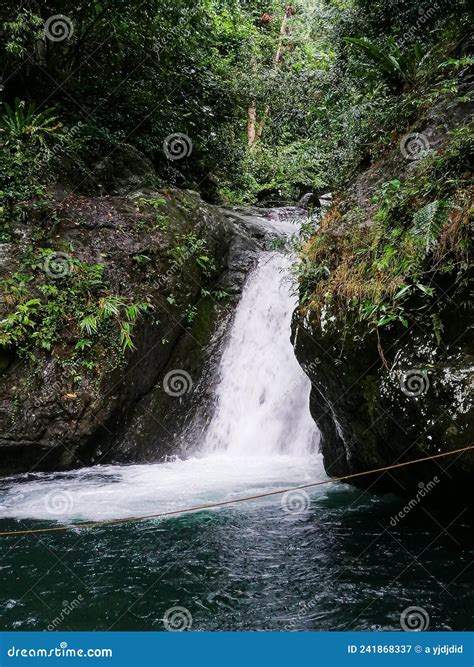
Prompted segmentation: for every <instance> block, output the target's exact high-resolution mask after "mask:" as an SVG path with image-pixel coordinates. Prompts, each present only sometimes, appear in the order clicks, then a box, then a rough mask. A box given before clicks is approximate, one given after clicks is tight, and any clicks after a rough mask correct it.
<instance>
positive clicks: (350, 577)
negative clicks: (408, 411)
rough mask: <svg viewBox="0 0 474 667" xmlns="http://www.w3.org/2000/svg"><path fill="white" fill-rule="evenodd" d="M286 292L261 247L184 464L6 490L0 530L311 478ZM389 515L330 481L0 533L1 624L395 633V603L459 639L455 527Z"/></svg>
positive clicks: (460, 590)
mask: <svg viewBox="0 0 474 667" xmlns="http://www.w3.org/2000/svg"><path fill="white" fill-rule="evenodd" d="M292 289H293V288H292V285H291V282H290V280H289V260H288V258H286V257H285V256H284V255H281V254H278V253H276V252H265V253H262V254H261V256H260V259H259V262H258V265H257V267H256V268H255V270H254V271H253V272H252V274H251V275H250V276H249V278H248V279H247V283H246V285H245V288H244V291H243V294H242V298H241V301H240V303H239V305H238V307H237V311H236V314H235V318H234V321H233V325H232V329H231V332H230V335H229V337H228V339H227V341H226V344H225V348H224V350H223V352H222V358H221V361H220V365H219V369H218V377H217V379H216V390H215V406H214V407H215V409H214V415H213V418H212V420H211V422H210V424H209V426H208V429H207V431H206V432H205V433H204V434H202V435H201V436H200V439H199V438H198V437H197V439H196V442H194V443H192V447H190V452H192V453H191V455H190V456H189V458H187V459H185V460H183V459H179V458H172V459H169V460H166V461H163V462H160V463H154V464H140V465H97V466H94V467H92V468H86V469H81V470H75V471H70V472H63V473H27V474H24V475H19V476H16V477H11V478H7V479H4V480H2V481H1V482H0V530H1V531H6V530H23V529H29V528H43V527H48V526H51V525H57V524H58V523H59V524H68V523H75V522H81V521H103V520H109V519H117V518H124V517H129V516H139V515H149V514H153V513H159V512H166V511H172V510H179V509H184V508H187V507H190V506H195V505H202V504H208V503H212V502H220V501H228V500H231V499H237V498H239V497H242V496H248V495H255V494H259V493H265V492H268V491H275V490H279V489H284V488H288V487H292V486H298V485H302V484H308V483H310V482H314V481H318V480H322V479H324V478H325V477H326V475H325V472H324V469H323V465H322V460H321V456H320V454H319V453H318V451H317V445H318V433H317V431H316V428H315V425H314V421H313V420H312V419H311V416H310V414H309V407H308V403H309V392H310V383H309V381H308V379H307V378H306V376H305V374H304V373H303V371H302V370H301V368H300V367H299V365H298V363H297V362H296V360H295V358H294V354H293V349H292V346H291V343H290V340H289V330H290V321H291V315H292V311H293V309H294V306H295V297H294V295H293V294H292ZM401 506H403V502H402V501H400V500H399V499H396V498H395V497H391V496H386V497H376V496H374V495H371V494H370V493H369V492H366V491H364V492H363V491H360V490H356V489H353V488H351V487H349V486H347V485H342V484H340V485H330V486H324V487H320V488H318V489H315V490H313V491H310V492H308V493H306V492H304V493H300V494H299V495H297V496H295V497H293V498H292V497H291V494H290V496H289V495H288V494H282V495H281V496H272V497H267V498H261V499H257V500H252V501H249V502H247V503H242V504H237V505H235V506H227V507H225V508H219V509H215V510H208V511H205V512H197V513H193V514H189V515H181V516H177V517H176V518H173V519H167V520H147V521H143V522H136V523H127V524H124V525H120V524H119V525H116V526H108V527H107V526H102V527H96V528H93V529H82V530H78V529H76V528H71V529H70V530H69V531H66V532H64V533H57V534H55V533H46V534H34V535H29V536H22V537H18V538H0V539H1V540H2V541H1V542H0V556H1V560H0V571H1V576H2V589H1V597H2V599H1V601H0V605H1V608H2V616H1V619H2V620H1V626H2V628H14V629H21V630H42V629H47V628H48V627H49V626H51V624H53V625H55V626H56V622H55V619H57V618H61V621H60V625H59V628H58V629H63V630H68V629H71V630H86V629H91V628H93V629H96V630H107V629H111V630H134V629H136V630H138V629H150V630H162V629H163V618H164V616H165V614H166V612H167V610H169V609H170V608H172V607H175V606H177V607H182V608H184V609H186V610H187V613H189V615H190V616H191V617H192V628H193V629H195V630H329V629H331V630H343V629H346V630H353V629H394V630H396V629H399V619H400V614H401V612H402V611H403V610H404V609H405V608H406V607H409V606H422V607H423V608H426V609H427V610H428V612H429V614H430V617H431V619H432V621H431V622H432V625H433V629H439V630H443V629H444V630H447V629H452V630H463V629H467V627H468V625H469V621H470V613H469V603H470V601H472V592H471V590H470V586H469V578H468V575H467V565H468V562H469V556H470V549H465V550H464V551H461V550H460V549H459V545H460V544H461V543H464V544H466V542H467V543H469V544H471V542H470V540H471V539H472V536H471V535H470V533H469V530H468V528H463V527H462V526H461V527H456V530H455V531H454V532H455V534H454V535H453V534H451V532H450V531H448V532H446V533H443V532H442V531H441V534H440V529H439V526H437V525H436V523H435V521H434V520H431V519H430V518H429V517H426V516H421V515H420V514H419V513H417V512H413V513H412V514H411V515H410V516H409V517H406V518H405V519H404V522H403V523H397V524H396V525H395V526H392V524H391V519H392V517H393V516H395V515H396V513H397V512H398V510H399V509H400V507H401ZM402 534H403V543H402V542H401V541H400V536H401V535H402ZM423 552H424V559H423V564H422V563H421V562H419V561H418V560H417V558H416V556H417V555H418V554H420V553H423ZM427 555H428V558H426V556H427ZM471 555H472V552H471ZM464 561H465V563H466V570H463V567H462V565H463V563H464ZM45 566H46V569H45ZM460 571H461V574H460V575H459V572H460ZM453 598H454V599H455V600H456V603H455V604H454V603H453ZM73 602H74V604H73ZM71 605H72V607H73V608H72V609H70V607H71ZM65 610H67V612H66V611H65ZM441 619H442V620H441Z"/></svg>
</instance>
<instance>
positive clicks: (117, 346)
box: [0, 167, 278, 474]
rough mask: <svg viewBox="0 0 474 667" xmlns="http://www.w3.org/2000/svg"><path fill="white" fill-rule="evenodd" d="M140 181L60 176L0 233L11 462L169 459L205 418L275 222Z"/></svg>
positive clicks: (3, 462) (3, 422)
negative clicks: (93, 186) (103, 184)
mask: <svg viewBox="0 0 474 667" xmlns="http://www.w3.org/2000/svg"><path fill="white" fill-rule="evenodd" d="M104 169H105V167H104ZM130 185H131V184H130V183H127V184H126V186H124V184H123V181H122V182H121V184H120V186H121V187H120V189H119V190H117V189H115V191H114V189H112V193H111V194H108V195H103V196H92V197H91V196H83V195H78V194H76V193H74V192H73V191H71V190H68V189H65V188H60V187H59V186H58V187H56V188H55V189H54V190H52V191H51V193H50V197H49V200H48V204H47V206H45V205H44V202H43V203H42V206H41V207H39V206H36V205H35V203H34V202H30V203H29V204H28V207H27V209H26V211H25V215H24V216H22V218H21V219H20V220H18V221H17V222H16V223H15V224H12V225H11V227H10V229H9V230H8V233H7V238H6V239H5V242H4V243H2V244H1V246H0V248H1V251H2V252H1V260H2V264H1V272H2V275H1V278H2V283H1V284H2V301H1V304H0V307H1V311H2V327H1V341H0V342H1V350H2V352H1V366H2V374H1V379H0V433H1V435H0V473H1V474H8V473H14V472H23V471H30V470H56V469H67V468H70V467H77V466H81V465H87V464H90V463H93V462H96V463H98V462H107V461H111V460H122V461H136V460H159V459H160V458H162V457H163V456H165V455H167V454H175V453H176V452H177V450H178V447H179V446H180V443H181V442H183V437H181V438H178V437H177V435H176V433H177V431H178V430H179V431H180V432H185V430H186V428H187V427H189V424H190V422H191V420H195V421H196V420H197V421H199V419H201V420H204V421H205V420H206V419H207V418H208V415H207V410H208V407H207V406H208V403H207V401H206V398H208V396H209V392H210V378H211V376H212V369H213V367H214V366H215V363H216V360H217V359H218V354H219V346H220V342H221V340H222V339H223V337H224V336H225V331H226V326H227V323H228V321H229V318H230V317H231V316H232V312H233V306H234V304H235V302H236V300H237V299H238V294H239V292H240V289H241V287H242V284H243V281H244V278H245V276H246V274H247V272H248V271H249V269H250V268H252V266H253V263H254V261H255V253H256V251H257V250H258V249H259V248H261V247H263V245H264V244H265V243H267V242H268V240H269V239H271V238H272V235H277V234H278V232H277V231H275V230H274V231H273V232H272V231H269V230H268V229H266V224H265V223H264V221H263V219H261V218H255V217H251V216H250V217H248V216H245V215H241V214H240V213H239V211H233V210H226V211H225V210H220V209H219V208H217V207H213V206H209V205H207V204H205V203H204V202H203V201H202V200H201V199H200V197H199V195H197V194H196V193H194V192H190V191H178V190H171V189H165V190H160V191H159V192H158V191H156V190H154V189H150V188H142V189H140V190H136V191H129V192H128V194H125V190H126V187H130ZM133 185H134V186H135V187H136V186H137V183H133Z"/></svg>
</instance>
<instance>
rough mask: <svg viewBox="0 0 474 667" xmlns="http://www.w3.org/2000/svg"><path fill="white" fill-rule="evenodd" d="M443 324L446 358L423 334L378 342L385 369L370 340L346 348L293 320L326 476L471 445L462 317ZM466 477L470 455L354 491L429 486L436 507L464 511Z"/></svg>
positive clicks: (472, 373) (471, 365)
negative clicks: (446, 502)
mask: <svg viewBox="0 0 474 667" xmlns="http://www.w3.org/2000/svg"><path fill="white" fill-rule="evenodd" d="M443 321H444V322H445V324H446V328H445V341H446V343H447V344H446V345H445V347H444V349H443V351H440V350H439V346H438V345H437V344H436V341H435V340H434V339H433V338H432V337H431V336H430V335H429V334H427V333H425V332H424V331H423V330H422V329H420V330H417V331H416V332H409V333H407V332H406V331H398V332H397V334H393V333H392V334H391V335H385V336H384V337H383V338H382V340H381V347H382V348H383V350H384V355H385V356H386V358H387V359H388V360H389V364H390V366H389V368H386V367H385V366H384V364H383V363H382V360H381V358H380V354H379V351H378V348H379V345H378V341H377V338H376V337H375V335H374V336H368V337H365V338H363V339H360V338H359V339H358V340H348V339H346V340H345V341H343V340H342V339H341V332H338V331H337V330H336V329H334V328H333V329H330V328H328V329H326V330H321V328H318V327H311V326H310V325H309V324H308V323H307V322H304V321H302V320H300V319H299V317H298V316H295V318H294V327H293V342H294V345H295V351H296V355H297V358H298V360H299V361H300V363H301V365H302V367H303V369H304V370H305V371H306V372H307V374H308V376H309V377H310V379H311V382H312V393H311V404H310V407H311V413H312V415H313V418H314V420H315V421H316V423H317V425H318V427H319V429H320V431H321V447H322V453H323V456H324V464H325V467H326V470H327V472H328V474H329V475H331V476H335V477H339V476H343V475H348V474H352V473H360V472H364V471H366V470H371V469H376V468H380V467H383V466H389V465H392V464H394V463H399V462H403V461H409V460H413V459H417V458H424V457H426V456H430V455H435V454H439V453H442V452H449V451H452V450H455V449H459V448H462V447H466V446H468V445H470V444H472V443H473V441H474V429H473V421H472V382H473V377H474V354H473V349H472V340H471V339H470V338H469V333H468V332H467V331H466V326H465V325H466V323H465V320H464V318H463V315H462V314H461V313H459V312H456V311H451V312H449V311H446V313H445V318H443ZM448 340H449V342H448ZM473 475H474V456H473V455H472V454H470V453H468V454H464V455H462V456H456V455H454V456H451V457H448V458H446V459H439V460H437V461H433V462H432V463H430V464H422V465H416V466H410V467H406V468H400V469H398V470H393V471H391V472H390V473H385V474H376V475H369V476H367V477H360V478H358V479H356V480H354V483H355V484H357V485H359V486H362V487H364V488H371V489H373V490H381V491H392V492H394V493H397V494H401V495H407V496H415V495H416V494H417V493H418V492H419V491H420V489H422V488H423V485H426V484H428V483H429V482H430V481H432V480H433V479H434V480H435V482H436V485H435V486H434V487H433V488H432V490H431V491H430V495H431V499H432V500H433V501H435V500H438V501H439V500H442V499H443V498H446V493H449V494H450V496H449V497H450V498H452V499H453V502H454V500H455V499H456V500H457V501H459V505H460V506H465V505H463V504H465V503H466V502H470V501H472V493H471V487H472V479H473ZM430 489H431V485H430Z"/></svg>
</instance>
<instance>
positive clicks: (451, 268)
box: [293, 102, 474, 505]
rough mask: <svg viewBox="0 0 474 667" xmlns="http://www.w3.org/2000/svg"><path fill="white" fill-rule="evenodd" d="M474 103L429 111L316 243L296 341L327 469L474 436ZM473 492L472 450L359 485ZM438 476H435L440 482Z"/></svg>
mask: <svg viewBox="0 0 474 667" xmlns="http://www.w3.org/2000/svg"><path fill="white" fill-rule="evenodd" d="M470 106H471V105H469V104H467V105H466V104H461V105H459V104H458V105H453V104H452V102H451V104H450V105H448V106H446V104H445V105H444V107H442V108H440V107H438V108H434V109H430V110H428V111H427V112H426V113H425V115H424V116H423V117H422V118H420V119H419V121H418V123H417V124H416V125H415V126H413V127H412V128H411V129H410V131H409V133H407V134H405V135H402V134H398V135H395V136H394V137H392V145H391V150H390V151H387V153H386V154H385V156H384V157H383V158H382V159H380V160H379V161H378V162H376V163H374V164H373V165H372V166H371V167H370V168H369V169H366V170H365V171H363V172H361V173H360V175H359V176H358V177H357V178H356V179H355V180H354V182H353V183H352V184H351V186H350V187H349V188H348V189H347V190H346V191H344V192H342V193H338V194H337V195H336V196H335V199H334V204H333V206H332V207H331V208H330V209H329V210H328V211H327V212H326V213H325V214H324V215H323V217H322V220H321V222H320V225H319V227H318V229H317V231H315V232H314V233H313V234H312V235H311V237H310V238H309V239H308V241H307V243H306V245H305V247H304V250H303V253H302V263H301V266H300V295H301V305H300V307H299V308H298V310H297V311H296V313H295V316H294V324H293V341H294V345H295V351H296V354H297V357H298V359H299V361H300V363H301V365H302V367H303V368H304V369H305V371H306V372H307V374H308V375H309V377H310V379H311V382H312V387H313V389H312V394H311V410H312V414H313V416H314V419H315V421H316V423H317V424H318V427H319V428H320V430H321V434H322V452H323V455H324V461H325V466H326V469H327V471H328V473H329V474H330V475H334V476H339V475H346V474H350V473H358V472H362V471H364V470H368V469H371V468H372V469H373V468H378V467H382V466H388V465H391V464H393V463H398V462H402V461H408V460H411V459H416V458H421V457H425V456H429V455H434V454H438V453H442V452H449V451H453V450H455V449H458V448H462V447H466V446H468V445H471V444H473V443H474V424H473V419H472V383H473V370H474V350H473V340H472V328H471V327H472V301H471V300H470V296H469V268H470V253H471V247H470V243H471V234H472V185H471V181H470V173H469V172H470V164H471V163H470V156H472V129H471V127H470V117H471V112H472V108H470ZM434 478H436V483H435V484H434V485H431V486H430V489H431V488H432V491H430V493H431V495H432V497H433V499H434V498H435V496H436V498H437V500H438V501H441V502H443V501H444V500H446V498H447V497H448V496H447V494H448V493H449V494H450V503H453V502H454V501H455V500H459V501H460V504H461V505H463V503H464V502H465V501H466V500H469V501H472V492H471V487H472V482H473V479H474V455H473V454H472V453H467V454H463V455H454V456H452V457H448V458H446V459H442V460H439V461H436V462H432V463H431V464H429V465H428V464H426V465H425V464H423V465H422V466H414V467H407V468H403V469H400V470H397V471H392V472H390V473H387V474H384V475H375V476H374V475H371V476H367V477H362V478H359V479H358V480H357V482H356V483H357V484H359V485H361V486H365V487H370V488H373V489H382V490H390V491H394V492H396V493H401V494H406V495H411V494H416V493H417V492H418V491H419V490H420V489H422V488H424V487H423V485H425V484H426V483H427V482H428V481H429V480H433V479H434ZM438 482H439V484H438Z"/></svg>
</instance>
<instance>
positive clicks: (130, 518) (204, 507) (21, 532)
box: [0, 445, 474, 537]
mask: <svg viewBox="0 0 474 667" xmlns="http://www.w3.org/2000/svg"><path fill="white" fill-rule="evenodd" d="M472 449H474V445H469V446H468V447H462V448H461V449H455V450H453V451H452V452H444V453H443V454H434V455H433V456H425V457H424V458H421V459H414V460H412V461H406V462H404V463H394V464H393V465H391V466H384V467H383V468H375V469H373V470H365V471H364V472H356V473H352V474H351V475H343V476H342V477H329V478H328V479H323V480H320V481H319V482H310V483H309V484H302V485H300V486H292V487H289V488H286V489H278V490H277V491H266V492H265V493H257V494H255V495H253V496H244V497H242V498H233V499H232V500H221V501H219V502H216V503H209V504H207V505H195V506H194V507H184V508H182V509H177V510H169V511H167V512H158V513H157V514H144V515H142V516H128V517H124V518H122V519H104V520H102V521H91V522H88V523H71V524H67V525H64V526H54V527H51V528H33V529H30V530H28V529H25V530H11V531H6V532H0V537H13V536H15V535H31V534H35V533H59V532H65V531H67V530H71V529H80V528H98V527H99V526H111V525H114V524H120V523H132V522H135V521H146V520H149V519H160V518H166V517H169V516H176V515H178V514H188V513H190V512H203V511H205V510H210V509H214V508H215V507H224V506H227V505H237V504H238V503H244V502H249V501H251V500H258V499H259V498H269V497H270V496H278V495H281V494H285V493H290V492H292V491H303V490H305V489H311V488H315V487H317V486H323V485H324V484H334V483H335V482H345V481H347V480H350V479H355V478H356V477H363V476H364V475H374V474H376V473H379V472H380V473H381V472H387V471H388V470H395V469H396V468H404V467H406V466H411V465H415V464H417V463H424V462H426V461H433V460H435V459H441V458H444V457H446V456H453V455H454V454H461V453H463V452H467V451H469V450H472Z"/></svg>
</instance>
